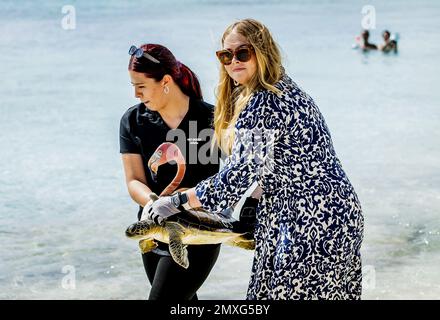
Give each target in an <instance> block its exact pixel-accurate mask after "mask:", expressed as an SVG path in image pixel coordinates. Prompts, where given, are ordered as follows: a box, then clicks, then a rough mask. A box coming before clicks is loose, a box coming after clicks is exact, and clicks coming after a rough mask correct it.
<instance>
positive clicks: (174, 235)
mask: <svg viewBox="0 0 440 320" xmlns="http://www.w3.org/2000/svg"><path fill="white" fill-rule="evenodd" d="M165 229H167V230H168V234H169V239H170V245H169V248H170V253H171V256H172V257H173V260H174V261H175V262H176V263H177V264H178V265H180V266H182V267H183V268H185V269H187V268H188V266H189V261H188V250H186V246H185V245H184V244H183V243H182V236H183V234H184V233H185V232H184V230H183V227H182V226H181V225H180V224H178V223H176V222H165Z"/></svg>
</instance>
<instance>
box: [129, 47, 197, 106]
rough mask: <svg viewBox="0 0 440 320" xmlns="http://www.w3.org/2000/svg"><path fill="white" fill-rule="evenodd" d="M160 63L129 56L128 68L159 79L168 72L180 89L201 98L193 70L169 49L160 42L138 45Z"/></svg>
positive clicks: (191, 95)
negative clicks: (177, 58)
mask: <svg viewBox="0 0 440 320" xmlns="http://www.w3.org/2000/svg"><path fill="white" fill-rule="evenodd" d="M140 48H142V49H143V50H144V52H147V53H148V54H150V55H151V56H152V57H154V58H155V59H157V60H159V61H160V63H154V62H152V61H150V60H149V59H148V58H145V57H143V56H142V57H140V58H136V57H135V56H131V58H130V62H129V64H128V70H132V71H136V72H140V73H143V74H145V76H147V77H148V78H153V79H155V80H156V81H160V80H162V79H163V77H164V76H165V75H166V74H168V75H170V76H171V77H172V78H173V80H174V82H176V84H177V85H178V86H179V88H180V90H182V92H183V93H184V94H186V95H187V96H189V97H193V98H196V99H203V96H202V89H201V88H200V83H199V80H198V79H197V76H196V74H195V73H194V72H192V71H191V69H190V68H188V67H187V66H185V65H184V64H183V63H181V62H179V61H178V60H176V58H175V57H174V55H173V54H172V53H171V51H170V50H169V49H168V48H166V47H164V46H161V45H160V44H151V43H149V44H143V45H142V46H140Z"/></svg>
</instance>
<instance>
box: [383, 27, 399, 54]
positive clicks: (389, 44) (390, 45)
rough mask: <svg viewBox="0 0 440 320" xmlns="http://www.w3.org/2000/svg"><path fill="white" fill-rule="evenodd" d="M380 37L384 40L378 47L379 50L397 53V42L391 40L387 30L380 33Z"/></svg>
mask: <svg viewBox="0 0 440 320" xmlns="http://www.w3.org/2000/svg"><path fill="white" fill-rule="evenodd" d="M382 37H383V40H384V43H383V44H380V45H379V50H381V51H383V52H391V51H393V52H394V53H397V41H396V40H395V39H391V34H390V32H389V31H388V30H385V31H384V32H383V33H382Z"/></svg>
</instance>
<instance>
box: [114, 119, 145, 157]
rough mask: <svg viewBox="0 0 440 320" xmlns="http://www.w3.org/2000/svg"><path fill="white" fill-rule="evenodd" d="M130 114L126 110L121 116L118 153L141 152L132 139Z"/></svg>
mask: <svg viewBox="0 0 440 320" xmlns="http://www.w3.org/2000/svg"><path fill="white" fill-rule="evenodd" d="M130 114H131V112H128V111H127V112H126V113H125V114H124V115H123V116H122V118H121V123H120V126H119V152H120V153H138V154H140V153H141V150H140V148H139V146H138V145H137V144H136V143H135V141H134V140H133V136H132V134H131V126H130Z"/></svg>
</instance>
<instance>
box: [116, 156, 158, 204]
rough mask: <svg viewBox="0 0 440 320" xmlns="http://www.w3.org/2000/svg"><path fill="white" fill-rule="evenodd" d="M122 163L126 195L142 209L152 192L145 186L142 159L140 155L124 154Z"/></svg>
mask: <svg viewBox="0 0 440 320" xmlns="http://www.w3.org/2000/svg"><path fill="white" fill-rule="evenodd" d="M122 163H123V165H124V172H125V182H126V184H127V189H128V193H129V194H130V197H131V198H132V199H133V200H134V201H135V202H136V203H138V204H139V205H140V206H142V207H144V206H145V204H146V203H147V202H148V201H149V200H150V198H149V194H150V193H151V192H152V191H151V189H150V188H149V187H148V186H147V179H146V178H145V170H144V165H143V163H142V157H141V155H140V154H135V153H124V154H122Z"/></svg>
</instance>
